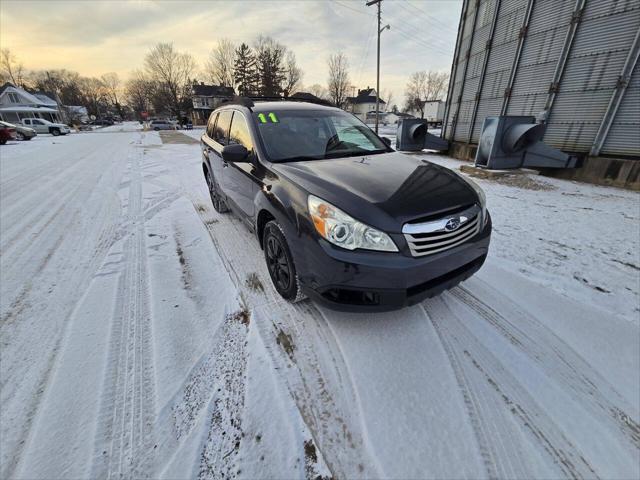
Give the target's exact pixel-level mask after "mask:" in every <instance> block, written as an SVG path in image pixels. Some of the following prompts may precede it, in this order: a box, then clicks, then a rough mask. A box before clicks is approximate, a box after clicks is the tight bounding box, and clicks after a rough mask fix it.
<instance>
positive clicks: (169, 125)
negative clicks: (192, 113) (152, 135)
mask: <svg viewBox="0 0 640 480" xmlns="http://www.w3.org/2000/svg"><path fill="white" fill-rule="evenodd" d="M149 127H150V128H151V130H156V131H158V130H176V126H175V124H174V123H173V122H171V121H169V120H151V123H150V124H149Z"/></svg>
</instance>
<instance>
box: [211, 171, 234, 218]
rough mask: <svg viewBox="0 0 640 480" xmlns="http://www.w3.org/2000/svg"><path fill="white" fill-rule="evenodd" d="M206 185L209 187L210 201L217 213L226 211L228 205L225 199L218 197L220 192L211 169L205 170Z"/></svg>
mask: <svg viewBox="0 0 640 480" xmlns="http://www.w3.org/2000/svg"><path fill="white" fill-rule="evenodd" d="M206 179H207V187H209V196H210V197H211V203H212V204H213V208H214V209H215V211H216V212H218V213H227V212H228V211H229V207H227V204H226V203H225V201H224V200H223V199H222V198H221V197H220V192H219V190H218V184H217V183H216V181H215V180H214V178H213V175H211V170H207V175H206Z"/></svg>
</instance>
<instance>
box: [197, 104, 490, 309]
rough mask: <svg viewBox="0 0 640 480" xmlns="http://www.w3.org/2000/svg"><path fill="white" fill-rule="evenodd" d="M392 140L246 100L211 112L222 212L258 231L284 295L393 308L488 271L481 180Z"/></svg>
mask: <svg viewBox="0 0 640 480" xmlns="http://www.w3.org/2000/svg"><path fill="white" fill-rule="evenodd" d="M389 144H390V142H389V140H387V139H383V138H380V137H378V136H377V135H376V134H375V133H374V132H373V131H372V130H371V129H370V128H369V127H367V126H366V125H365V124H363V123H362V122H361V121H360V120H358V119H357V118H355V117H354V116H353V115H351V114H349V113H346V112H344V111H342V110H340V109H337V108H333V107H326V106H319V105H315V104H311V103H298V102H285V101H279V102H258V101H256V102H255V103H254V102H252V101H251V100H249V99H239V100H236V101H235V102H233V103H227V104H225V105H224V106H222V107H220V108H218V109H216V110H215V111H214V112H213V113H212V114H211V116H210V118H209V122H208V125H207V128H206V131H205V133H204V134H203V135H202V138H201V147H202V168H203V173H204V176H205V178H206V181H207V185H208V188H209V192H210V196H211V201H212V203H213V206H214V208H215V210H217V211H218V212H220V213H224V212H227V211H228V210H232V211H233V212H234V213H235V214H237V215H238V216H239V217H240V218H241V219H242V220H243V221H244V222H245V223H246V224H247V226H248V227H249V228H250V229H251V230H253V231H254V232H255V233H256V236H257V239H258V241H259V242H260V246H261V247H262V249H263V250H264V256H265V261H266V264H267V269H268V271H269V275H270V276H271V280H272V281H273V285H274V287H275V289H276V290H277V291H278V293H279V294H280V295H281V296H282V297H283V298H285V299H286V300H289V301H292V302H293V301H297V300H300V299H302V298H304V296H305V295H306V296H309V297H311V298H313V299H315V300H316V301H318V302H321V303H323V304H325V305H327V306H329V307H330V308H334V309H339V310H359V311H363V310H364V311H372V310H391V309H395V308H401V307H403V306H406V305H411V304H414V303H416V302H419V301H421V300H423V299H424V298H426V297H429V296H433V295H436V294H439V293H440V292H442V291H443V290H445V289H449V288H452V287H453V286H455V285H457V284H458V283H460V282H461V281H463V280H465V279H466V278H468V277H470V276H471V275H473V274H474V273H475V272H476V271H477V270H478V269H480V267H481V266H482V264H483V263H484V261H485V258H486V256H487V251H488V248H489V241H490V236H491V217H490V215H489V212H488V211H487V208H486V201H485V196H484V193H483V192H482V190H481V189H480V188H479V187H478V186H477V185H476V184H475V183H473V182H472V181H470V180H468V179H466V178H465V177H463V176H461V175H459V174H457V173H456V172H454V171H452V170H450V169H447V168H445V167H442V166H439V165H436V164H433V163H430V162H428V161H427V160H425V159H423V158H419V157H415V156H408V155H405V154H402V153H398V152H395V151H394V150H393V149H391V148H390V146H389ZM237 254H238V255H245V252H244V251H243V249H242V246H241V245H238V252H237Z"/></svg>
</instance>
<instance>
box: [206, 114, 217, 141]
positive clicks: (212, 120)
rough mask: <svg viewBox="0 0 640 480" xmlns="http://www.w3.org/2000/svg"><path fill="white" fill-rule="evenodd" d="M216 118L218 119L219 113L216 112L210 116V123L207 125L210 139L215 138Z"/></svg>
mask: <svg viewBox="0 0 640 480" xmlns="http://www.w3.org/2000/svg"><path fill="white" fill-rule="evenodd" d="M216 118H218V113H217V112H214V113H212V114H211V115H210V116H209V123H208V124H207V136H208V137H209V138H213V128H214V127H215V126H216Z"/></svg>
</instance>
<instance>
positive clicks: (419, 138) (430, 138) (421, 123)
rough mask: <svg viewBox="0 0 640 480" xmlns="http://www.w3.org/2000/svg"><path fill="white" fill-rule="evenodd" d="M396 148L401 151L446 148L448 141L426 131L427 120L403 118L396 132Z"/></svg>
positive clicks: (447, 147)
mask: <svg viewBox="0 0 640 480" xmlns="http://www.w3.org/2000/svg"><path fill="white" fill-rule="evenodd" d="M396 149H397V150H399V151H403V152H419V151H420V150H423V149H427V150H448V149H449V142H447V141H446V140H444V139H443V138H440V137H437V136H435V135H433V134H432V133H429V132H428V131H427V121H426V120H422V119H420V118H403V119H402V120H400V124H399V125H398V131H397V133H396Z"/></svg>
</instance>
